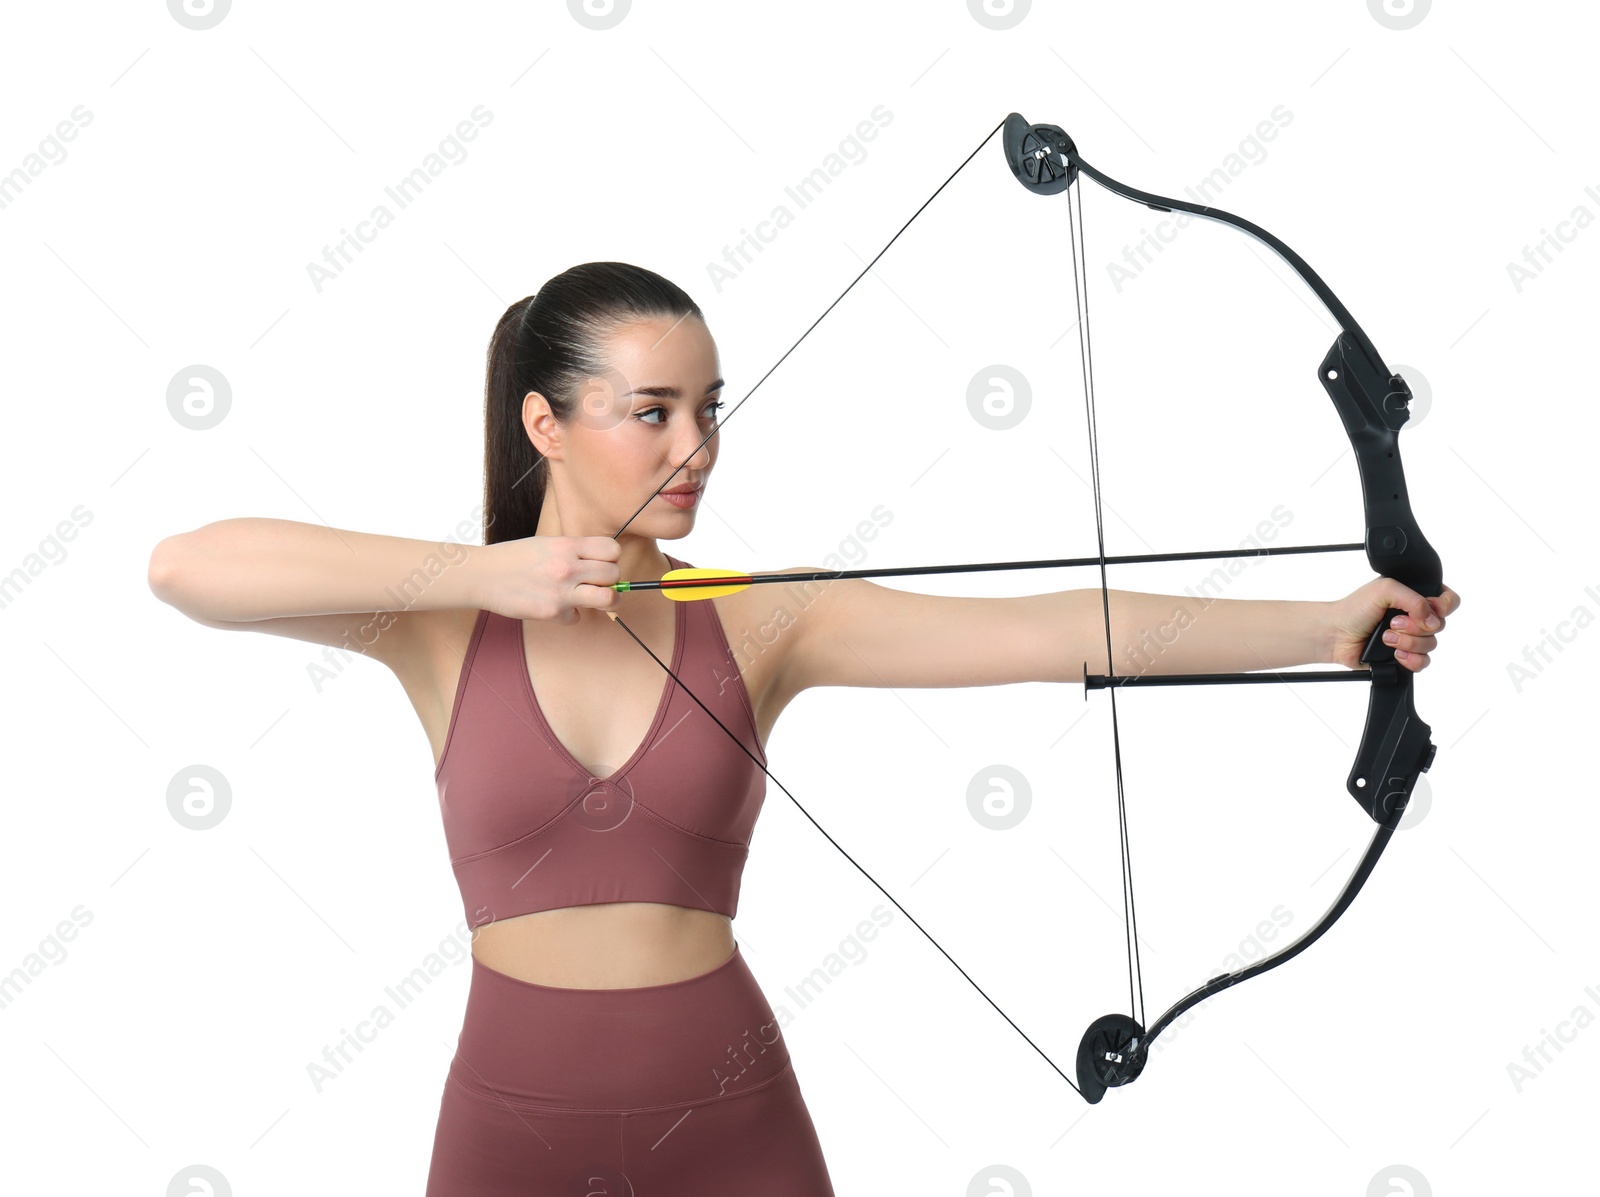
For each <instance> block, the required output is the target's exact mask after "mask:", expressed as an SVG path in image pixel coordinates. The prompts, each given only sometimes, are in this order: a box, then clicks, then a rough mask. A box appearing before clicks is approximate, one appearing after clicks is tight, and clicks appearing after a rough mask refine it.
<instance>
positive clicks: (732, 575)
mask: <svg viewBox="0 0 1600 1197" xmlns="http://www.w3.org/2000/svg"><path fill="white" fill-rule="evenodd" d="M1365 548H1366V546H1365V545H1364V544H1359V543H1358V544H1312V545H1293V546H1286V547H1284V548H1276V549H1274V548H1237V549H1210V550H1207V551H1205V552H1203V553H1139V554H1135V555H1131V556H1125V557H1107V558H1105V563H1106V564H1107V565H1139V564H1144V563H1148V562H1152V561H1207V560H1214V559H1217V558H1222V557H1287V556H1290V555H1292V554H1296V553H1356V552H1362V551H1364V550H1365ZM1100 561H1101V559H1100V558H1099V557H1061V558H1057V559H1055V560H1051V561H986V562H978V563H976V564H967V565H905V566H899V567H897V568H892V569H822V570H813V571H809V572H805V573H795V574H741V573H736V572H734V571H732V570H726V569H703V568H697V569H674V570H669V571H668V572H667V573H665V574H663V575H662V576H661V578H660V580H658V581H654V582H614V583H612V586H611V589H613V590H616V591H633V590H659V591H661V593H662V594H664V595H666V596H667V597H668V598H669V599H672V600H674V601H675V602H680V603H686V602H692V601H694V600H696V599H709V598H721V597H722V596H723V595H726V594H738V593H739V592H740V591H741V590H748V589H749V588H750V587H751V586H760V585H763V584H765V583H768V582H836V581H839V580H841V579H845V578H899V577H906V576H908V575H910V574H968V573H981V572H987V571H991V570H1003V569H1071V568H1075V567H1080V566H1090V565H1099V564H1100Z"/></svg>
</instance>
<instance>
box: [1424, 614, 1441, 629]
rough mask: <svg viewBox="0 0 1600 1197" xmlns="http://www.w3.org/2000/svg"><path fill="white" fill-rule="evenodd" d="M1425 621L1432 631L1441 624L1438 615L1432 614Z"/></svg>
mask: <svg viewBox="0 0 1600 1197" xmlns="http://www.w3.org/2000/svg"><path fill="white" fill-rule="evenodd" d="M1425 622H1426V623H1427V625H1428V630H1429V631H1430V632H1431V631H1433V629H1434V628H1436V627H1438V626H1439V617H1438V616H1437V615H1430V616H1428V618H1427V620H1426V621H1425Z"/></svg>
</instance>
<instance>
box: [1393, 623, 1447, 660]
mask: <svg viewBox="0 0 1600 1197" xmlns="http://www.w3.org/2000/svg"><path fill="white" fill-rule="evenodd" d="M1383 642H1384V643H1385V644H1387V645H1390V646H1391V647H1393V648H1394V649H1396V650H1397V654H1396V655H1398V652H1399V651H1404V652H1408V653H1423V654H1426V653H1431V652H1432V651H1433V650H1434V649H1436V648H1438V647H1439V638H1438V637H1437V636H1413V635H1409V634H1407V633H1405V632H1397V631H1395V630H1394V629H1393V628H1386V629H1385V630H1384V633H1383Z"/></svg>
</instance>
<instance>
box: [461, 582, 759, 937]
mask: <svg viewBox="0 0 1600 1197" xmlns="http://www.w3.org/2000/svg"><path fill="white" fill-rule="evenodd" d="M667 559H668V561H670V562H671V563H672V567H673V568H674V569H679V568H683V562H681V561H679V560H677V559H676V558H675V557H671V556H670V555H669V556H668V558H667ZM673 607H674V608H675V610H676V617H677V623H676V630H675V632H674V636H673V647H672V661H671V666H672V672H673V673H675V674H677V675H678V677H680V678H682V679H683V686H682V687H680V686H679V685H677V683H675V682H674V681H673V680H672V679H671V678H669V677H667V676H666V674H665V673H663V674H662V682H663V683H664V684H663V687H662V691H661V701H660V703H659V704H658V705H657V707H656V717H655V721H654V722H653V723H651V725H650V730H649V731H648V732H646V733H645V737H644V741H643V742H642V743H641V744H640V745H639V746H638V747H637V748H636V749H635V750H634V753H633V755H632V756H631V757H630V758H629V759H628V760H627V761H626V762H624V763H623V765H622V767H621V768H620V769H618V770H617V771H616V772H615V773H613V774H611V775H610V776H609V777H603V778H599V777H594V776H593V775H591V774H590V773H589V771H588V770H587V769H586V768H585V767H584V766H583V765H581V764H579V763H578V761H577V760H576V759H575V758H574V757H573V756H572V754H571V753H569V752H568V751H567V750H566V748H565V747H564V746H563V745H562V744H561V742H560V741H559V740H557V739H556V735H555V732H553V731H552V730H551V728H550V725H549V723H548V722H546V720H545V717H544V713H543V712H542V711H541V710H540V709H539V702H538V700H537V699H536V698H535V697H534V693H533V683H532V681H531V679H530V678H529V676H528V666H527V659H526V657H525V656H524V655H523V639H522V623H521V622H520V621H519V620H515V619H510V618H507V617H506V616H503V615H498V614H496V613H495V612H493V611H487V610H480V611H479V612H478V619H477V623H476V624H474V625H473V630H472V639H471V641H470V642H469V643H468V645H467V655H466V657H465V659H464V660H463V661H462V663H461V678H460V681H459V682H458V683H457V686H456V698H455V706H454V708H453V709H452V710H451V713H450V730H449V732H448V734H447V736H446V738H445V745H444V753H443V754H442V755H441V756H440V758H439V766H438V768H437V769H436V770H435V771H434V779H435V781H436V782H437V784H438V788H439V809H440V812H441V813H442V815H443V817H444V833H445V841H446V843H447V844H448V845H449V851H450V864H451V867H452V868H453V869H454V870H455V875H456V882H457V884H458V885H459V886H460V887H461V898H462V901H463V903H464V904H465V908H466V914H467V922H468V924H469V925H470V926H480V925H482V924H484V923H488V922H494V921H495V920H497V919H505V918H512V917H514V916H515V915H519V914H529V913H531V912H533V911H536V910H552V909H555V908H557V907H561V906H586V905H592V904H594V903H599V902H665V903H669V904H671V905H674V906H688V907H692V908H694V909H698V910H713V911H716V912H718V913H719V914H724V915H727V916H728V917H729V918H732V917H733V916H734V914H735V913H736V912H737V910H738V906H739V881H740V878H741V876H742V874H743V872H744V862H745V858H746V857H747V855H748V854H749V846H750V836H751V833H752V831H753V830H754V829H755V823H756V816H757V815H759V814H760V813H761V804H762V800H763V799H764V798H765V797H766V792H767V784H766V783H767V775H766V773H765V772H763V768H764V766H765V765H766V759H767V758H766V752H765V751H764V750H763V749H762V747H761V743H760V739H759V738H758V736H757V734H756V725H755V716H754V713H753V711H752V710H751V707H750V697H749V695H748V693H746V691H745V688H744V681H743V679H742V678H741V677H740V675H739V670H738V667H737V665H736V664H735V662H734V660H733V654H732V653H731V652H730V651H729V649H728V641H727V637H726V635H725V634H724V632H723V629H722V621H721V619H720V618H718V616H717V612H716V609H715V608H714V607H713V606H712V604H711V602H710V601H709V600H705V601H699V602H684V603H674V604H673ZM596 684H597V685H602V684H604V683H603V682H602V681H600V680H598V679H597V681H596ZM685 687H687V688H688V689H689V690H692V691H693V692H694V693H695V694H696V695H697V696H698V697H699V699H700V701H701V702H703V703H705V704H706V706H707V707H708V708H710V710H711V711H712V712H714V713H715V715H716V717H717V718H718V719H719V720H721V721H722V723H723V725H724V726H725V727H726V728H727V729H728V731H730V732H732V733H734V735H737V736H738V737H739V742H740V743H741V744H743V745H744V746H745V748H747V749H749V751H750V752H751V753H753V754H754V755H755V757H756V758H757V759H759V760H760V761H761V766H762V767H758V766H757V765H756V763H755V761H754V760H752V759H751V757H750V756H749V755H746V753H745V752H743V751H741V750H740V748H739V746H738V745H736V744H735V743H734V742H733V740H732V739H731V738H730V737H729V735H728V733H727V732H724V731H723V730H722V728H719V727H718V726H717V725H716V724H715V723H713V722H712V721H711V719H710V718H708V717H707V715H706V712H705V711H703V710H701V709H700V706H699V704H698V703H696V702H695V700H694V699H693V698H690V697H689V695H688V694H686V693H685V692H684V688H685Z"/></svg>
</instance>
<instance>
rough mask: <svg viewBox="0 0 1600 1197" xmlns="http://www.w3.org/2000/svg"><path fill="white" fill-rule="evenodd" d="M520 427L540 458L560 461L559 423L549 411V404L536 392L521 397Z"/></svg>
mask: <svg viewBox="0 0 1600 1197" xmlns="http://www.w3.org/2000/svg"><path fill="white" fill-rule="evenodd" d="M522 427H523V430H524V431H525V432H527V434H528V439H529V440H530V441H532V442H533V447H534V448H535V449H537V450H538V451H539V455H540V456H541V457H545V458H548V459H550V460H555V461H559V460H560V459H561V423H560V421H558V420H557V419H556V417H555V413H554V412H552V411H551V410H550V402H549V400H547V399H546V398H545V397H544V396H543V395H541V394H540V393H539V392H538V391H529V392H528V393H527V394H526V395H524V396H523V397H522Z"/></svg>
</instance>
